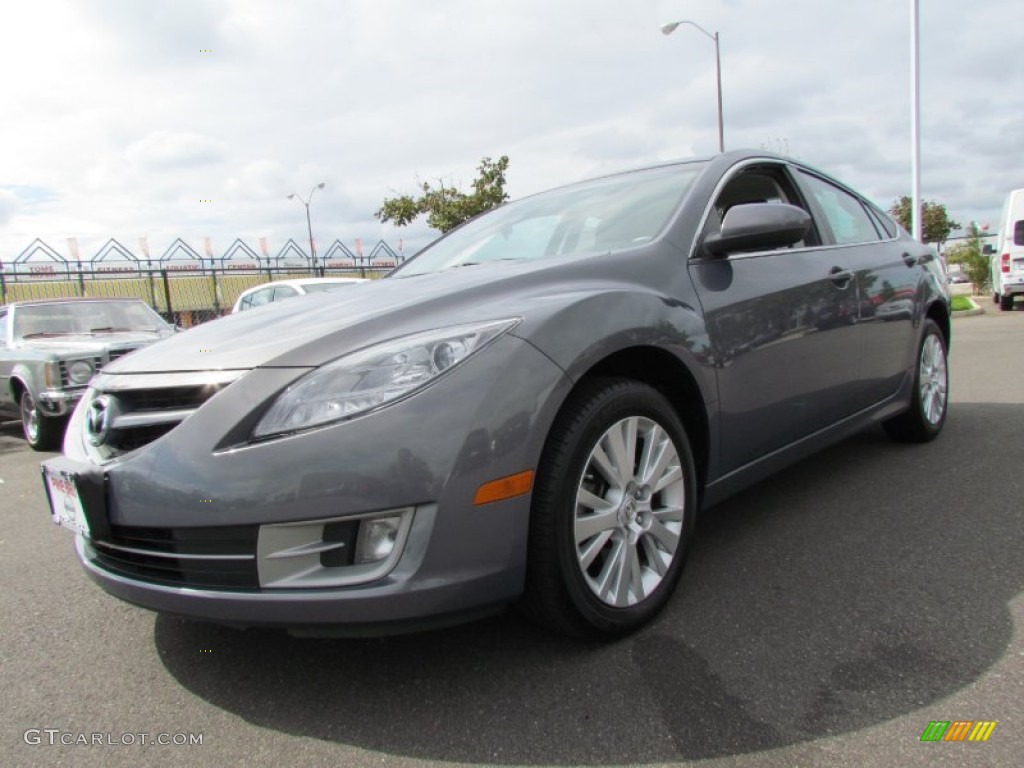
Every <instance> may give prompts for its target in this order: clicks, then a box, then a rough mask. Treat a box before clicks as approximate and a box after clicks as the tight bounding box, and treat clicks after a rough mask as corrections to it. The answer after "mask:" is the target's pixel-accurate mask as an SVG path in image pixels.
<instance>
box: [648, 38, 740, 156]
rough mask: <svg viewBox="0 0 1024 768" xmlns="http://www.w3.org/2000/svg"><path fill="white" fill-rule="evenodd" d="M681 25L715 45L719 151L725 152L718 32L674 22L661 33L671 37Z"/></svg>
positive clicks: (720, 56)
mask: <svg viewBox="0 0 1024 768" xmlns="http://www.w3.org/2000/svg"><path fill="white" fill-rule="evenodd" d="M680 24H689V25H690V26H691V27H696V28H697V29H698V30H699V31H700V32H702V33H703V34H704V35H705V36H706V37H708V38H710V39H711V42H713V43H714V44H715V72H716V74H717V82H718V151H719V152H725V126H724V123H723V120H722V55H721V51H720V49H719V45H718V32H715V33H714V34H712V33H710V32H708V31H707V30H706V29H704V27H702V26H701V25H700V24H698V23H697V22H695V21H673V22H671V23H669V24H662V25H661V32H662V34H664V35H671V34H672V33H673V32H675V31H676V27H678V26H679V25H680Z"/></svg>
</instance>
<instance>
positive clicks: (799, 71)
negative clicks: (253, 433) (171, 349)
mask: <svg viewBox="0 0 1024 768" xmlns="http://www.w3.org/2000/svg"><path fill="white" fill-rule="evenodd" d="M920 5H921V12H920V30H921V136H922V195H923V197H924V198H925V199H933V200H937V201H940V202H943V203H945V204H946V205H947V206H948V208H949V210H950V213H951V214H952V215H953V217H954V218H955V219H957V220H958V221H961V222H963V223H965V224H966V223H967V222H969V221H971V220H977V221H980V222H982V223H989V224H991V225H992V227H993V229H994V228H995V226H996V224H997V223H998V221H997V219H998V215H999V208H1000V206H1001V203H1002V200H1003V198H1004V197H1005V194H1006V192H1007V191H1008V190H1009V189H1011V188H1015V187H1024V67H1022V64H1021V62H1022V60H1024V56H1021V55H1020V38H1019V34H1020V26H1021V22H1022V21H1024V16H1022V11H1021V7H1020V0H972V2H971V3H969V4H968V3H960V2H954V0H920ZM0 9H2V19H3V25H2V30H0V71H2V72H3V80H2V83H3V84H2V85H0V259H2V260H4V261H10V260H12V259H13V258H14V257H15V256H17V254H18V253H19V252H21V251H22V250H23V249H24V248H25V247H26V246H27V245H28V244H29V243H30V242H31V241H32V240H33V239H34V238H37V237H38V238H41V239H42V240H44V241H46V242H47V243H49V244H51V245H53V246H54V247H56V248H57V250H58V251H59V252H61V253H64V254H66V253H67V238H69V237H76V238H78V242H79V243H80V246H81V251H82V255H83V258H87V257H88V255H89V254H91V253H94V252H95V251H96V250H98V249H99V248H100V246H102V245H103V243H105V242H106V241H107V240H108V239H109V238H111V237H114V238H117V239H119V240H120V241H121V242H123V243H124V244H125V245H127V246H128V247H129V248H131V249H132V250H135V251H137V249H138V246H137V243H138V238H139V237H141V236H146V237H147V238H148V241H149V243H150V247H151V249H152V251H153V252H154V257H155V256H156V255H158V254H159V253H161V252H162V251H164V250H165V249H166V248H167V247H168V246H169V245H170V244H171V242H172V241H173V239H174V238H176V237H182V238H183V239H184V240H185V241H186V242H189V243H190V244H191V245H193V247H195V248H196V249H197V250H200V249H201V248H202V244H203V240H204V238H205V237H211V238H212V239H213V243H214V249H215V250H216V251H217V253H218V255H219V254H220V253H222V252H223V251H224V250H225V249H226V248H227V247H228V246H229V245H230V243H231V242H232V241H233V240H234V239H235V238H242V239H243V240H245V241H246V242H248V243H250V244H251V245H253V246H255V245H256V244H257V242H258V239H259V238H260V237H266V238H267V239H268V242H269V244H270V248H271V251H272V252H275V251H276V250H277V249H279V248H280V247H281V245H283V243H284V242H285V241H286V240H287V239H288V238H295V239H296V240H298V241H299V242H304V238H305V237H306V234H305V233H306V226H305V225H306V221H305V212H304V210H303V207H302V205H301V204H299V203H298V202H297V201H295V200H291V201H289V200H287V199H286V196H287V195H288V194H289V193H290V192H298V193H300V194H301V195H303V196H306V195H307V194H308V193H309V191H310V189H311V188H312V187H313V186H314V185H315V184H317V183H319V182H321V181H322V182H326V187H325V188H324V189H323V190H321V191H318V192H317V193H316V195H315V196H314V199H313V204H312V218H313V227H314V232H315V234H316V239H317V242H318V244H319V248H320V250H321V252H322V251H323V249H324V248H325V246H326V245H328V244H329V243H330V242H332V241H333V240H334V239H335V238H340V239H341V240H342V241H343V242H345V243H346V244H348V245H349V246H350V247H352V243H353V242H354V240H355V238H361V239H362V241H363V243H364V244H368V245H369V244H372V243H375V242H376V241H377V240H378V239H381V238H383V239H384V240H386V241H387V242H389V243H391V244H393V245H397V242H398V239H399V238H404V241H405V245H406V252H407V253H409V252H410V251H412V250H415V248H416V247H417V246H420V245H423V244H425V243H426V242H428V241H429V240H430V239H431V237H432V235H431V232H430V230H429V229H427V228H426V227H425V226H424V225H413V226H411V227H409V228H406V229H404V230H398V229H395V228H393V227H392V226H390V225H384V224H381V223H380V222H378V221H376V220H375V219H374V217H373V212H374V211H375V210H376V209H377V208H378V207H379V205H380V203H381V201H382V200H383V199H384V198H385V197H387V196H390V195H393V194H396V193H401V192H414V191H415V189H416V187H415V183H416V180H417V179H427V180H431V179H437V178H444V179H445V180H447V181H454V182H456V183H461V184H465V185H468V184H469V182H470V181H471V180H472V179H473V177H474V174H475V168H476V166H477V164H478V163H479V161H480V159H481V158H482V157H484V156H491V157H498V156H500V155H502V154H507V155H509V157H510V158H511V165H510V168H509V173H508V182H509V183H508V190H509V192H510V194H511V195H512V196H513V197H519V196H522V195H526V194H529V193H531V192H536V191H539V190H542V189H545V188H547V187H550V186H554V185H557V184H562V183H567V182H571V181H575V180H578V179H581V178H586V177H588V176H592V175H595V174H598V173H602V172H606V171H612V170H619V169H626V168H630V167H635V166H638V165H642V164H648V163H652V162H657V161H662V160H670V159H676V158H686V157H692V156H703V155H708V154H711V153H713V152H715V151H716V150H717V123H716V108H715V69H714V46H713V44H712V42H711V40H709V39H708V38H707V37H705V36H704V35H702V34H701V33H700V32H699V31H698V30H697V29H694V28H693V27H686V26H684V27H680V28H679V29H677V30H676V32H675V33H674V34H673V35H671V36H670V37H665V36H663V35H662V34H661V32H660V31H659V27H660V25H661V24H662V23H664V22H666V21H673V20H681V19H688V20H692V21H695V22H697V23H699V24H700V25H702V26H703V27H704V28H705V29H707V30H709V31H711V32H714V31H718V32H719V33H720V35H721V53H722V80H723V93H724V102H725V110H724V111H725V141H726V147H727V148H738V147H755V148H756V147H766V148H771V149H774V150H781V151H783V152H785V153H788V154H791V155H793V156H795V157H797V158H799V159H801V160H803V161H806V162H808V163H811V164H813V165H816V166H818V167H820V168H822V169H824V170H826V171H829V172H831V173H832V174H834V175H836V176H837V177H839V178H840V179H842V180H844V181H846V182H847V183H849V184H851V185H852V186H854V187H855V188H857V189H859V190H860V191H862V192H864V193H865V194H866V195H868V196H869V197H871V198H872V199H874V200H875V201H876V202H877V203H879V204H880V205H882V206H883V207H886V208H888V207H889V205H890V204H891V202H892V201H893V199H895V198H896V197H897V196H899V195H901V194H909V191H910V184H911V176H910V173H911V171H910V95H909V94H910V86H909V70H910V13H909V0H858V2H848V1H847V0H685V1H684V0H629V1H628V2H627V0H503V1H499V0H429V2H426V1H424V0H292V2H284V1H283V0H33V2H24V1H23V0H0Z"/></svg>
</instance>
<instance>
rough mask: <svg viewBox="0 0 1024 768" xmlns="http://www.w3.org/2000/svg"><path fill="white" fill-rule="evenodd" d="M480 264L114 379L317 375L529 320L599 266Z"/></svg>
mask: <svg viewBox="0 0 1024 768" xmlns="http://www.w3.org/2000/svg"><path fill="white" fill-rule="evenodd" d="M607 258H611V257H609V256H607V255H598V256H589V257H588V256H582V257H575V258H573V259H566V260H561V259H560V260H558V261H545V260H536V261H522V262H501V263H494V264H480V265H476V266H469V267H462V268H457V269H453V270H448V271H446V272H441V273H431V274H423V275H414V276H410V277H405V278H403V277H393V278H386V279H382V280H377V281H374V282H373V283H370V284H366V285H364V286H361V287H360V290H358V291H341V292H336V293H335V292H327V293H319V294H308V295H306V296H300V297H297V298H293V299H289V300H288V301H284V302H280V303H278V304H269V305H266V306H263V307H259V308H257V309H253V310H248V311H245V312H240V313H238V314H233V315H229V316H226V317H223V318H220V319H218V320H214V321H211V322H209V323H205V324H203V325H200V326H196V327H195V328H192V329H191V330H188V331H186V332H184V333H179V334H176V335H175V336H174V337H173V338H170V339H167V340H165V341H162V342H160V343H158V344H155V345H152V346H150V347H147V348H146V349H143V350H140V351H138V352H136V353H134V354H133V355H131V356H130V357H127V358H124V359H122V360H118V361H117V362H115V363H113V364H112V365H110V366H107V367H106V368H105V369H104V373H110V374H126V373H159V372H171V371H209V370H248V369H251V368H256V367H261V366H263V367H316V366H319V365H323V364H324V363H326V362H328V361H330V360H333V359H336V358H337V357H339V356H341V355H344V354H347V353H348V352H351V351H354V350H356V349H360V348H362V347H365V346H368V345H370V344H374V343H377V342H380V341H384V340H387V339H392V338H395V337H398V336H402V335H404V334H407V333H416V332H419V331H424V330H429V329H432V328H443V327H446V326H450V325H458V324H463V323H467V322H473V321H476V320H480V321H486V320H496V319H502V318H507V317H516V316H521V315H523V314H524V313H527V312H528V311H529V309H530V306H531V303H536V302H538V301H543V300H545V299H547V302H548V303H549V304H550V302H551V301H557V302H564V301H565V293H566V292H579V291H581V290H587V286H586V282H587V278H586V273H587V272H589V271H590V270H589V269H588V267H589V264H588V263H589V262H594V261H598V260H602V261H603V260H605V259H607Z"/></svg>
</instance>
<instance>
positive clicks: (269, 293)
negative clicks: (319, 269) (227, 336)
mask: <svg viewBox="0 0 1024 768" xmlns="http://www.w3.org/2000/svg"><path fill="white" fill-rule="evenodd" d="M368 282H370V281H369V280H365V279H363V278H361V277H302V278H296V279H294V280H277V281H275V282H273V283H267V284H266V285H257V286H255V287H254V288H249V289H247V290H245V291H242V294H241V295H240V296H239V297H238V301H236V302H235V306H234V307H233V308H232V309H231V314H235V313H236V312H242V311H244V310H247V309H254V308H256V307H262V306H263V305H264V304H270V303H271V302H274V301H284V300H285V299H293V298H295V297H296V296H303V295H305V294H307V293H320V292H322V291H337V290H343V289H345V288H346V287H348V286H351V285H355V284H357V283H368Z"/></svg>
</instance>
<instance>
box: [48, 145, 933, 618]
mask: <svg viewBox="0 0 1024 768" xmlns="http://www.w3.org/2000/svg"><path fill="white" fill-rule="evenodd" d="M364 288H365V290H359V291H350V292H345V293H338V294H332V295H329V296H323V297H310V298H308V299H307V300H305V301H304V302H285V303H283V304H282V305H280V306H272V307H269V308H267V309H265V310H264V311H261V312H251V313H242V314H240V315H235V316H232V317H228V318H224V319H221V320H218V321H215V322H212V323H209V324H207V325H204V326H200V327H198V328H195V329H193V330H191V331H188V332H187V333H183V334H179V335H178V336H176V337H175V338H172V339H169V340H167V341H164V342H161V343H160V344H157V345H154V346H153V347H150V348H148V349H146V350H142V351H140V352H138V353H136V354H135V355H133V356H132V357H130V358H126V359H124V360H122V361H118V362H116V363H114V364H113V365H111V366H109V367H108V368H107V369H106V370H104V371H103V372H101V374H100V375H99V376H97V377H96V379H95V380H94V381H93V382H92V385H91V387H90V389H89V391H88V393H87V394H86V396H85V397H84V398H83V400H82V402H81V403H80V405H79V406H78V408H77V410H76V411H75V413H74V416H73V417H72V420H71V424H70V427H69V430H68V435H67V438H66V441H65V445H64V450H65V454H66V456H65V457H63V458H60V459H55V460H51V461H49V462H47V463H46V464H45V465H44V469H45V472H44V476H45V482H46V487H47V490H48V493H49V495H50V500H51V507H52V511H53V515H54V519H55V520H56V521H57V522H58V523H59V524H61V525H64V526H66V527H68V528H70V529H71V530H73V531H75V533H76V534H77V535H76V538H75V541H76V547H77V552H78V555H79V557H80V559H81V562H82V564H83V566H84V567H85V570H86V572H87V573H88V574H89V575H90V576H91V577H92V578H93V579H94V580H95V581H96V582H97V583H98V584H99V585H100V586H102V587H103V588H104V589H105V590H107V591H108V592H109V593H111V594H113V595H115V596H117V597H119V598H122V599H124V600H127V601H129V602H132V603H135V604H138V605H141V606H144V607H146V608H150V609H153V610H156V611H161V612H168V613H173V614H177V615H184V616H190V617H194V618H198V619H205V620H210V621H218V622H224V623H228V624H235V625H239V626H249V625H278V626H284V627H287V628H289V629H290V630H292V631H293V632H297V633H303V632H305V633H323V632H340V633H345V632H349V633H383V632H392V631H399V630H407V629H414V628H418V627H423V626H429V625H437V624H441V623H446V622H454V621H462V620H465V619H467V618H469V617H473V616H477V615H480V614H481V613H484V612H487V611H490V610H495V609H497V608H500V607H501V606H504V605H507V604H510V603H515V604H518V605H519V606H520V607H521V608H522V609H523V610H524V611H525V612H526V613H527V614H528V615H530V616H531V617H533V618H535V619H536V620H538V621H540V622H541V623H543V624H545V625H547V626H549V627H551V628H553V629H555V630H557V631H560V632H565V633H569V634H573V635H579V636H596V637H614V636H618V635H622V634H624V633H626V632H630V631H632V630H634V629H635V628H637V627H639V626H641V625H642V624H643V623H645V622H647V621H649V620H650V619H651V618H652V617H653V616H655V615H656V614H657V612H658V611H659V609H661V608H662V607H663V606H664V604H665V602H666V601H667V600H668V599H669V598H670V596H671V594H672V590H673V588H674V586H675V585H676V583H677V582H678V580H679V578H680V574H681V572H682V569H683V564H684V561H685V558H686V552H687V547H688V545H689V543H690V540H691V538H692V536H693V531H694V520H695V516H696V514H697V511H698V509H699V508H701V507H710V506H712V505H714V504H715V503H716V502H718V501H719V500H721V499H723V498H724V497H726V496H727V495H729V494H731V493H734V492H736V491H738V490H739V489H741V488H743V487H745V486H748V485H750V484H751V483H754V482H756V481H757V480H759V479H760V478H763V477H764V476H766V475H767V474H769V473H771V472H774V471H776V470H777V469H779V468H780V467H783V466H785V465H787V464H790V463H792V462H794V461H797V460H799V459H800V458H802V457H804V456H806V455H808V454H809V453H811V452H813V451H816V450H819V449H820V448H822V447H824V446H826V445H829V444H831V443H834V442H836V441H837V440H840V439H842V438H844V437H846V436H848V435H850V434H852V433H854V432H856V431H858V430H862V429H865V428H866V427H869V426H871V425H873V424H881V425H883V426H884V427H885V429H886V431H888V433H889V434H890V435H892V436H893V437H894V438H896V439H899V440H905V441H914V442H925V441H928V440H931V439H932V438H934V437H935V436H936V435H937V434H939V432H940V430H941V429H942V426H943V423H944V420H945V417H946V403H947V401H946V387H947V368H946V353H947V350H948V348H949V341H950V310H949V301H948V295H947V293H946V284H945V279H944V276H943V274H942V271H941V268H940V266H939V264H938V262H937V260H936V257H935V254H934V253H933V252H932V251H931V250H930V249H929V248H927V247H926V246H923V245H921V244H920V243H917V242H915V241H914V240H912V239H911V238H910V237H909V236H908V235H907V234H906V233H905V232H903V231H902V230H901V229H900V228H899V227H898V226H897V225H896V224H895V223H894V222H893V221H892V220H891V219H890V218H889V217H888V216H887V215H886V214H885V213H884V212H883V211H881V210H879V209H878V208H877V207H876V206H875V205H873V204H872V203H871V202H869V201H868V200H866V199H865V198H864V197H862V196H860V195H858V194H857V193H856V192H854V191H852V190H851V189H850V188H848V187H846V186H844V185H842V184H840V183H839V182H837V181H835V180H833V179H831V178H829V177H828V176H826V175H825V174H823V173H821V172H819V171H817V170H815V169H813V168H809V167H806V166H804V165H802V164H800V163H797V162H795V161H792V160H789V159H786V158H783V157H778V156H774V155H771V154H765V153H757V152H744V151H738V152H731V153H728V154H724V155H720V156H718V157H715V158H713V159H711V160H705V161H694V162H684V163H675V164H670V165H663V166H658V167H652V168H646V169H642V170H638V171H633V172H630V173H624V174H619V175H613V176H607V177H604V178H599V179H595V180H592V181H586V182H582V183H578V184H574V185H571V186H567V187H563V188H560V189H556V190H553V191H550V192H546V193H543V194H539V195H535V196H533V197H528V198H525V199H522V200H519V201H517V202H513V203H509V204H507V205H504V206H502V207H500V208H498V209H496V210H493V211H490V212H489V213H486V214H484V215H482V216H480V217H478V218H476V219H474V220H473V221H471V222H469V223H467V224H465V225H463V226H462V227H461V228H459V229H457V230H455V231H453V232H451V233H449V234H448V235H447V236H445V237H443V238H441V239H440V240H438V241H437V242H435V243H434V244H433V245H431V246H430V247H428V248H427V249H425V250H424V251H422V252H421V253H420V254H419V255H418V256H417V257H416V258H414V259H412V260H411V261H410V262H408V263H407V264H405V265H404V266H403V267H401V268H399V269H398V270H397V271H396V272H395V273H394V274H393V276H392V277H390V278H388V279H385V280H381V281H377V282H375V283H373V284H369V285H366V286H364ZM891 295H900V296H908V297H912V299H911V305H910V307H909V311H907V312H906V313H900V314H899V315H898V316H893V317H891V318H888V319H887V321H883V320H882V319H881V318H879V317H878V316H877V315H876V314H875V312H874V307H875V306H876V305H877V304H879V303H881V302H882V301H883V300H884V297H887V296H891ZM299 304H302V306H297V305H299ZM268 329H272V331H273V332H272V333H268Z"/></svg>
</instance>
